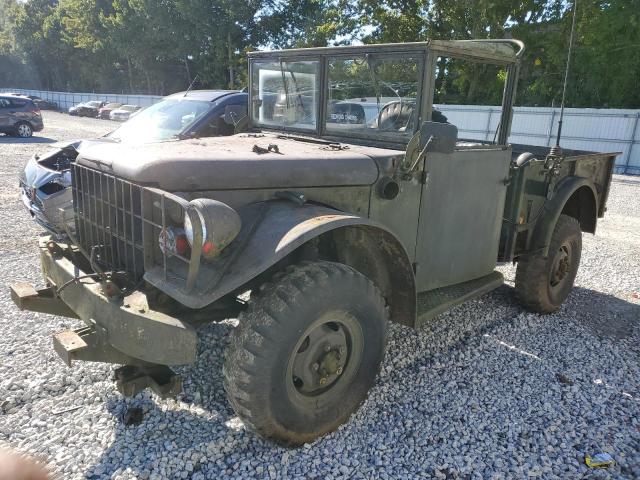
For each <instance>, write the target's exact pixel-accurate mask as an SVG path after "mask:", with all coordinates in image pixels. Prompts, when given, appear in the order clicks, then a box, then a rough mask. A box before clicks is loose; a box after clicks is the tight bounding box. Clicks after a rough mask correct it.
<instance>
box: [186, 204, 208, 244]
mask: <svg viewBox="0 0 640 480" xmlns="http://www.w3.org/2000/svg"><path fill="white" fill-rule="evenodd" d="M194 210H195V211H196V213H197V214H198V217H200V225H201V226H202V238H203V239H204V238H206V236H207V225H206V224H205V222H204V217H203V216H202V213H201V212H200V210H198V209H197V208H196V209H194ZM184 234H185V235H186V237H187V241H188V242H189V245H191V247H193V237H194V235H193V224H192V223H191V217H190V216H189V212H185V214H184Z"/></svg>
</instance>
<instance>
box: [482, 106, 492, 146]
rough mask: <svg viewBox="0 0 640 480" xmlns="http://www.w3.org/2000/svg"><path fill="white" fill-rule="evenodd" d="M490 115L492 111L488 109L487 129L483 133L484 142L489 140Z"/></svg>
mask: <svg viewBox="0 0 640 480" xmlns="http://www.w3.org/2000/svg"><path fill="white" fill-rule="evenodd" d="M492 113H493V109H492V108H490V109H489V115H487V128H486V129H485V132H484V139H485V140H486V141H488V140H489V134H490V133H491V114H492Z"/></svg>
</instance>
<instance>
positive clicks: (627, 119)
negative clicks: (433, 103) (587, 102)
mask: <svg viewBox="0 0 640 480" xmlns="http://www.w3.org/2000/svg"><path fill="white" fill-rule="evenodd" d="M437 108H438V110H440V111H442V113H444V114H445V115H446V116H447V118H448V120H449V121H450V122H451V123H453V124H454V125H457V126H458V129H459V136H460V137H461V138H470V139H476V140H493V138H494V135H495V132H496V129H497V128H498V122H499V121H500V112H501V108H500V107H497V106H496V107H487V106H466V105H438V106H437ZM514 110H515V111H514V114H513V122H512V124H511V135H510V137H509V141H510V142H512V143H523V144H527V145H540V146H547V147H550V146H552V145H554V144H555V140H556V134H557V132H558V120H559V119H560V109H559V108H548V107H547V108H545V107H516V108H515V109H514ZM560 145H562V146H563V147H565V148H572V149H576V150H590V151H594V152H622V153H621V155H619V156H618V157H617V159H616V173H629V174H635V175H639V174H640V110H622V109H596V108H566V109H565V111H564V120H563V122H562V140H561V141H560Z"/></svg>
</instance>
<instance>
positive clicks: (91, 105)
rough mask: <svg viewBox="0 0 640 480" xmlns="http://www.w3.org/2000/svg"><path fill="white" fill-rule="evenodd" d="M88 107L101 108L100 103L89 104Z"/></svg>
mask: <svg viewBox="0 0 640 480" xmlns="http://www.w3.org/2000/svg"><path fill="white" fill-rule="evenodd" d="M86 105H87V106H88V107H99V106H100V102H89V103H87V104H86Z"/></svg>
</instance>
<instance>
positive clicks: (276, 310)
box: [223, 261, 388, 446]
mask: <svg viewBox="0 0 640 480" xmlns="http://www.w3.org/2000/svg"><path fill="white" fill-rule="evenodd" d="M387 323H388V313H387V308H386V305H385V301H384V298H383V297H382V295H381V294H380V292H379V291H378V289H377V288H376V287H375V286H374V285H373V283H372V282H371V281H370V280H369V279H368V278H367V277H365V276H364V275H362V274H360V273H359V272H357V271H356V270H354V269H352V268H351V267H348V266H346V265H343V264H339V263H332V262H324V261H318V262H309V263H303V264H300V265H295V266H293V267H292V268H290V269H288V270H287V271H286V272H285V273H284V275H282V276H281V277H280V278H279V279H278V280H277V281H276V282H274V283H273V284H265V285H264V286H263V288H262V289H261V290H260V291H259V292H258V294H257V295H252V297H251V300H250V301H249V306H248V308H247V310H245V311H244V312H243V313H242V314H241V315H240V318H239V325H238V327H237V328H236V329H235V330H234V331H233V332H232V334H231V339H230V344H229V347H228V349H227V353H226V359H225V364H224V367H223V373H224V385H225V389H226V391H227V395H228V398H229V402H230V403H231V405H232V406H233V408H234V410H235V411H236V413H237V414H238V415H239V416H240V417H241V418H242V419H243V421H244V422H245V424H247V425H248V426H250V427H251V428H253V429H254V430H255V431H257V432H258V433H259V434H260V435H262V436H264V437H267V438H270V439H272V440H275V441H277V442H278V443H281V444H284V445H290V446H294V445H300V444H302V443H305V442H310V441H312V440H314V439H316V438H318V437H320V436H322V435H324V434H326V433H329V432H331V431H333V430H335V429H336V428H338V426H339V425H341V424H342V423H344V422H346V421H347V420H348V419H349V417H350V416H351V414H352V413H353V412H354V411H355V410H356V409H357V408H358V407H359V405H360V404H361V403H362V402H363V401H364V399H365V398H366V396H367V393H368V391H369V389H370V388H371V386H372V385H373V383H374V381H375V378H376V374H377V373H378V371H379V369H380V364H381V362H382V359H383V357H384V349H385V343H386V332H387Z"/></svg>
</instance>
